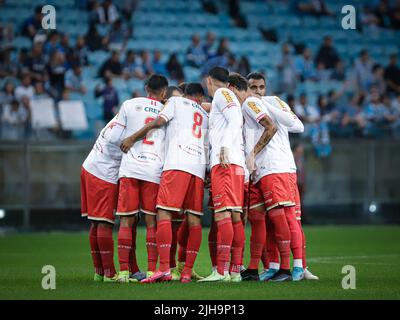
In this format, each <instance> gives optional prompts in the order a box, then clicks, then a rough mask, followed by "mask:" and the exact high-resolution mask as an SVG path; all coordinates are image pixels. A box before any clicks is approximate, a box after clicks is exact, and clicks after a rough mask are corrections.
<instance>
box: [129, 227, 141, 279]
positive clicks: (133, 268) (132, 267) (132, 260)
mask: <svg viewBox="0 0 400 320" xmlns="http://www.w3.org/2000/svg"><path fill="white" fill-rule="evenodd" d="M136 234H137V232H136V225H134V226H133V228H132V250H131V255H130V257H129V272H130V273H132V274H135V273H136V272H139V271H140V270H139V266H138V264H137V259H136Z"/></svg>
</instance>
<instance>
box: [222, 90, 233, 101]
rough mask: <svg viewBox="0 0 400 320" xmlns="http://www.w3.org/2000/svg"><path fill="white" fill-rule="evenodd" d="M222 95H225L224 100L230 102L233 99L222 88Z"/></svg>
mask: <svg viewBox="0 0 400 320" xmlns="http://www.w3.org/2000/svg"><path fill="white" fill-rule="evenodd" d="M222 95H223V96H224V97H225V100H226V102H228V103H231V102H233V99H232V97H231V95H230V94H229V92H228V91H225V90H222Z"/></svg>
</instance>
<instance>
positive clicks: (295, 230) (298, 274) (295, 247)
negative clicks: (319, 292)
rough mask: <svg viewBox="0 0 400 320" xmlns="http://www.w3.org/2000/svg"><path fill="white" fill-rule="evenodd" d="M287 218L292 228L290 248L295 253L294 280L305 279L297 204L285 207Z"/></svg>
mask: <svg viewBox="0 0 400 320" xmlns="http://www.w3.org/2000/svg"><path fill="white" fill-rule="evenodd" d="M284 210H285V215H286V220H287V222H288V225H289V229H290V239H291V240H290V249H291V251H292V255H293V272H292V280H293V281H300V280H301V279H303V273H304V270H303V260H302V254H303V252H302V251H303V248H302V232H301V228H300V225H299V223H298V222H297V220H296V213H295V206H290V207H285V208H284Z"/></svg>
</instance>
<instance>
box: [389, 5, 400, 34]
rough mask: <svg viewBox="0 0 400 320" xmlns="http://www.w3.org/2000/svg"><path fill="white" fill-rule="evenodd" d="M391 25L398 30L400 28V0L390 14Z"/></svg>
mask: <svg viewBox="0 0 400 320" xmlns="http://www.w3.org/2000/svg"><path fill="white" fill-rule="evenodd" d="M389 18H390V27H391V28H393V29H396V30H399V29H400V0H396V3H395V5H394V6H393V7H392V8H391V10H390V14H389Z"/></svg>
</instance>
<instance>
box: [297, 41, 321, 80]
mask: <svg viewBox="0 0 400 320" xmlns="http://www.w3.org/2000/svg"><path fill="white" fill-rule="evenodd" d="M295 66H296V71H297V74H298V76H299V78H300V81H307V80H315V77H316V70H315V66H314V61H313V59H312V52H311V49H310V48H305V49H304V51H303V54H302V55H301V56H299V57H297V59H296V61H295Z"/></svg>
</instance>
